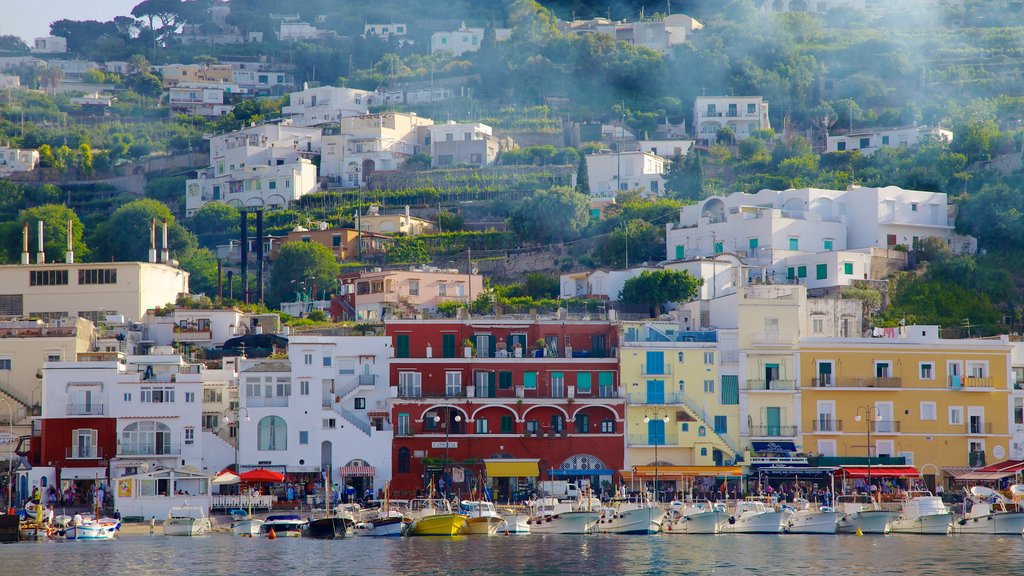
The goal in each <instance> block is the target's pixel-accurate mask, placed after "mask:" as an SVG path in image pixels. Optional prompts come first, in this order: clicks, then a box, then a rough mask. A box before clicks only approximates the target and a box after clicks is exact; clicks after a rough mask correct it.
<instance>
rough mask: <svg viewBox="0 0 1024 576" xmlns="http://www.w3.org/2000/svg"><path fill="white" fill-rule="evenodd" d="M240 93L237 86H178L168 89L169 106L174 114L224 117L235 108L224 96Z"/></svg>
mask: <svg viewBox="0 0 1024 576" xmlns="http://www.w3.org/2000/svg"><path fill="white" fill-rule="evenodd" d="M240 93H242V90H241V88H239V86H238V85H237V84H177V85H175V86H172V87H171V88H170V89H168V104H169V106H170V109H171V113H173V114H189V115H191V116H224V115H226V114H228V113H230V112H231V111H232V110H234V108H235V106H234V104H230V103H228V102H227V101H226V100H225V98H224V96H225V95H228V94H240Z"/></svg>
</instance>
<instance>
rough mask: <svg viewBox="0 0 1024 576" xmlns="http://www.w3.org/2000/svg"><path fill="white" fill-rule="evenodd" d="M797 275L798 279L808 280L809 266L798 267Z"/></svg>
mask: <svg viewBox="0 0 1024 576" xmlns="http://www.w3.org/2000/svg"><path fill="white" fill-rule="evenodd" d="M796 275H797V277H798V278H807V266H797V268H796Z"/></svg>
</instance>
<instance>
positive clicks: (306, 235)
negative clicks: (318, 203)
mask: <svg viewBox="0 0 1024 576" xmlns="http://www.w3.org/2000/svg"><path fill="white" fill-rule="evenodd" d="M320 224H322V225H323V226H322V227H321V228H319V229H314V230H309V229H307V228H304V227H302V226H298V227H296V228H295V229H294V230H292V231H291V232H289V233H288V235H287V236H285V237H283V238H280V239H279V240H278V242H276V243H275V244H274V248H273V250H271V251H270V252H269V254H270V259H271V260H273V259H274V258H276V257H277V253H278V252H279V251H280V250H281V247H282V246H284V245H285V244H288V243H289V242H315V243H317V244H320V245H321V246H326V247H327V248H329V249H330V250H331V252H333V253H334V257H335V258H337V259H338V261H339V262H346V261H354V260H359V259H360V258H368V257H372V256H377V255H382V254H384V253H386V252H387V247H388V246H389V245H390V244H391V241H392V240H391V238H390V237H389V236H384V235H382V234H375V233H373V232H366V231H364V232H363V233H362V234H360V233H359V231H358V230H353V229H351V228H328V227H327V223H326V222H321V223H320Z"/></svg>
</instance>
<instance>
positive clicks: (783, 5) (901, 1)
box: [760, 0, 962, 16]
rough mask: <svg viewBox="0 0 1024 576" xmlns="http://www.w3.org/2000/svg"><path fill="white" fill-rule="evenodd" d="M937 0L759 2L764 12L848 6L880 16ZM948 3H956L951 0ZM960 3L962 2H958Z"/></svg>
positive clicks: (822, 11) (816, 10)
mask: <svg viewBox="0 0 1024 576" xmlns="http://www.w3.org/2000/svg"><path fill="white" fill-rule="evenodd" d="M938 4H939V3H938V2H932V3H929V2H923V3H922V2H913V3H912V2H909V1H908V0H771V1H770V2H763V3H761V4H760V7H761V10H763V11H765V12H806V13H810V14H825V13H827V12H828V11H829V10H832V9H834V8H840V7H843V8H850V9H853V10H857V11H859V12H864V13H865V14H868V15H871V16H881V15H883V14H888V13H891V12H893V11H902V10H907V9H908V8H914V7H925V8H926V7H929V6H930V5H934V7H936V8H937V7H938ZM950 4H956V2H952V3H950ZM960 4H961V5H962V2H961V3H960Z"/></svg>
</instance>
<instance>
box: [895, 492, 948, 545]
mask: <svg viewBox="0 0 1024 576" xmlns="http://www.w3.org/2000/svg"><path fill="white" fill-rule="evenodd" d="M952 523H953V513H952V512H950V511H949V510H948V509H947V508H946V505H945V504H943V503H942V498H939V497H938V496H933V495H932V493H931V492H928V491H927V490H923V491H909V492H907V495H906V497H905V498H904V500H903V504H902V507H901V510H900V515H899V517H897V518H896V519H895V520H893V521H892V532H899V533H903V534H948V533H949V532H950V530H951V528H950V525H951V524H952Z"/></svg>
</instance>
